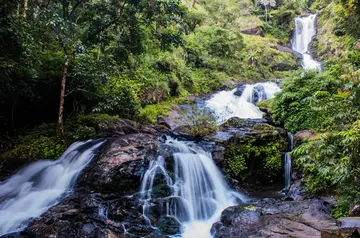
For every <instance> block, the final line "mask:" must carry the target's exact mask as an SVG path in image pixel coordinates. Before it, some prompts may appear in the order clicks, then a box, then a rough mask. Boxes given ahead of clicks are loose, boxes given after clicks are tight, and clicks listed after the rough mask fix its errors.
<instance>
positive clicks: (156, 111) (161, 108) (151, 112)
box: [138, 98, 192, 123]
mask: <svg viewBox="0 0 360 238" xmlns="http://www.w3.org/2000/svg"><path fill="white" fill-rule="evenodd" d="M189 103H192V102H191V101H189V100H187V99H186V98H172V99H169V100H166V101H163V102H161V103H158V104H149V105H147V106H145V107H144V108H142V109H141V112H140V114H139V116H138V120H140V121H141V122H148V123H155V122H156V117H157V116H159V115H161V116H168V112H169V111H171V109H172V108H173V106H174V105H176V104H189Z"/></svg>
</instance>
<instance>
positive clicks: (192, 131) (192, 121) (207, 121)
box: [183, 106, 218, 139]
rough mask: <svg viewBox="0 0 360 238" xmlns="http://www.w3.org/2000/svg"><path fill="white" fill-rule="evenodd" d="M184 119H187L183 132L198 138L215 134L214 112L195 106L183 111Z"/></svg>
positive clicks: (215, 120) (215, 119)
mask: <svg viewBox="0 0 360 238" xmlns="http://www.w3.org/2000/svg"><path fill="white" fill-rule="evenodd" d="M184 117H185V120H186V121H188V122H187V123H186V124H185V125H184V126H183V128H184V132H185V133H187V134H189V135H192V136H194V137H196V138H198V139H202V138H204V137H206V136H210V135H214V134H216V131H217V130H218V125H217V119H218V117H217V116H216V115H215V113H214V112H211V111H207V110H199V109H197V108H196V107H195V106H193V107H192V109H191V112H185V114H184Z"/></svg>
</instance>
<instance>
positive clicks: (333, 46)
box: [314, 2, 354, 60]
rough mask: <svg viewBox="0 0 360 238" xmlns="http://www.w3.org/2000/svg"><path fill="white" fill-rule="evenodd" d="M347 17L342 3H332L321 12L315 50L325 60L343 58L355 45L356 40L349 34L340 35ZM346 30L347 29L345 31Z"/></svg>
mask: <svg viewBox="0 0 360 238" xmlns="http://www.w3.org/2000/svg"><path fill="white" fill-rule="evenodd" d="M346 16H347V12H346V9H345V7H344V5H343V4H342V3H339V4H338V3H336V2H331V3H330V4H327V5H326V7H325V8H323V9H322V10H321V11H320V14H319V19H318V29H317V36H316V41H315V42H314V48H315V50H316V52H317V54H318V55H319V57H320V58H321V59H323V60H327V59H329V58H332V57H334V56H337V57H343V56H344V55H345V54H346V53H347V51H348V50H349V49H350V47H351V46H352V45H353V43H354V38H353V37H352V36H350V35H349V34H345V32H344V34H343V35H339V33H338V31H339V30H340V29H339V27H340V28H345V26H341V24H342V23H341V22H343V21H345V17H346ZM344 30H346V29H344Z"/></svg>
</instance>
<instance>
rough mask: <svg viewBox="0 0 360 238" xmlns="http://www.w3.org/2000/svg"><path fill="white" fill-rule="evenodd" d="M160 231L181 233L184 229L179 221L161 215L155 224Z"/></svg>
mask: <svg viewBox="0 0 360 238" xmlns="http://www.w3.org/2000/svg"><path fill="white" fill-rule="evenodd" d="M156 226H157V227H159V230H160V231H161V233H163V234H166V235H175V234H181V233H182V232H183V230H184V228H183V226H182V225H181V223H180V222H179V221H178V220H177V219H176V218H174V217H170V216H167V217H162V218H160V220H159V221H158V223H157V224H156Z"/></svg>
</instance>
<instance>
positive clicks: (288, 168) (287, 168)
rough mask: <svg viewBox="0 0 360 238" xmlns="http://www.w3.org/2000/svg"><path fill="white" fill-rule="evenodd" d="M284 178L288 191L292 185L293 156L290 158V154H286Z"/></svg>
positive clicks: (285, 188)
mask: <svg viewBox="0 0 360 238" xmlns="http://www.w3.org/2000/svg"><path fill="white" fill-rule="evenodd" d="M284 178H285V187H284V190H287V189H288V188H289V187H290V185H291V156H290V152H287V153H285V163H284Z"/></svg>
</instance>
